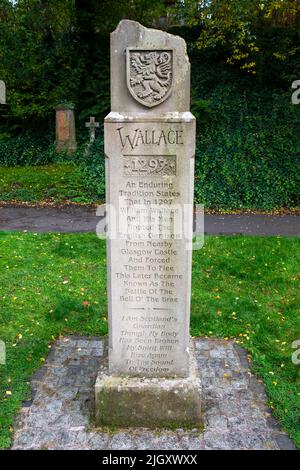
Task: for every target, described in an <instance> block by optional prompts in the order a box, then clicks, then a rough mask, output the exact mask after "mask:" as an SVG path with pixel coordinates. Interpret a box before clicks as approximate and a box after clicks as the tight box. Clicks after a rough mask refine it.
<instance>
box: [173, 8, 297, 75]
mask: <svg viewBox="0 0 300 470" xmlns="http://www.w3.org/2000/svg"><path fill="white" fill-rule="evenodd" d="M175 16H176V18H177V19H179V20H180V21H183V22H186V23H187V24H189V25H191V26H196V25H197V26H200V33H199V36H198V39H197V41H196V46H197V48H198V49H200V50H201V51H210V52H211V53H212V54H213V53H214V52H215V51H216V50H217V51H218V53H219V54H220V52H221V53H222V54H224V56H225V58H226V60H227V62H228V63H229V64H234V65H238V66H239V68H240V69H241V70H243V71H247V72H248V73H250V74H253V75H256V74H259V75H260V76H261V77H263V78H267V79H270V78H271V79H272V75H273V76H276V77H277V78H278V73H279V75H280V77H281V78H283V79H284V80H287V79H288V80H290V79H291V78H292V77H294V76H295V75H296V71H297V73H298V72H300V69H299V57H300V2H299V0H294V1H293V0H292V1H291V0H200V1H195V0H185V1H184V2H180V1H179V2H178V3H177V9H176V15H175Z"/></svg>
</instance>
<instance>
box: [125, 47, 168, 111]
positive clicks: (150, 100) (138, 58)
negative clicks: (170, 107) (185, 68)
mask: <svg viewBox="0 0 300 470" xmlns="http://www.w3.org/2000/svg"><path fill="white" fill-rule="evenodd" d="M126 69H127V87H128V90H129V91H130V93H131V95H132V96H133V98H134V99H135V100H136V101H138V102H139V103H141V104H143V105H144V106H147V107H148V108H153V107H154V106H157V105H158V104H160V103H162V102H163V101H165V100H166V99H167V98H168V96H169V95H170V93H171V91H172V82H173V51H172V50H171V49H153V50H152V49H134V48H127V49H126Z"/></svg>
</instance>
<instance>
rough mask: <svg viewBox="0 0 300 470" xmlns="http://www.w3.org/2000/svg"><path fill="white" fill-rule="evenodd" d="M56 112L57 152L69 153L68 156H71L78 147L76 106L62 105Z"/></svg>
mask: <svg viewBox="0 0 300 470" xmlns="http://www.w3.org/2000/svg"><path fill="white" fill-rule="evenodd" d="M55 110H56V142H55V148H56V152H57V153H61V152H67V154H68V155H71V154H72V153H74V152H75V150H76V147H77V143H76V128H75V116H74V106H72V105H65V104H61V105H59V106H57V107H56V108H55Z"/></svg>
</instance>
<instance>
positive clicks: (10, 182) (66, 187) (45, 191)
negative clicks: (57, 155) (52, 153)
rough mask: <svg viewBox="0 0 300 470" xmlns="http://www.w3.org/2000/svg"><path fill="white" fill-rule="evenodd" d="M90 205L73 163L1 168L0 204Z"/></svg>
mask: <svg viewBox="0 0 300 470" xmlns="http://www.w3.org/2000/svg"><path fill="white" fill-rule="evenodd" d="M8 201H13V202H28V203H38V202H44V201H46V202H50V203H62V202H81V203H90V202H93V198H91V195H90V194H89V189H88V188H87V187H86V184H85V183H84V181H83V179H82V176H81V174H80V172H79V169H78V168H76V166H74V165H72V164H55V165H44V166H27V167H0V202H8Z"/></svg>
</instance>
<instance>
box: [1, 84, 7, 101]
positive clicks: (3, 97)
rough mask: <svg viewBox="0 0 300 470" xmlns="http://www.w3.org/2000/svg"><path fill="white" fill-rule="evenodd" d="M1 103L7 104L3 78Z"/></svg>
mask: <svg viewBox="0 0 300 470" xmlns="http://www.w3.org/2000/svg"><path fill="white" fill-rule="evenodd" d="M0 104H6V86H5V82H4V81H3V80H0Z"/></svg>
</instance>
